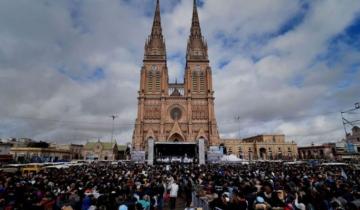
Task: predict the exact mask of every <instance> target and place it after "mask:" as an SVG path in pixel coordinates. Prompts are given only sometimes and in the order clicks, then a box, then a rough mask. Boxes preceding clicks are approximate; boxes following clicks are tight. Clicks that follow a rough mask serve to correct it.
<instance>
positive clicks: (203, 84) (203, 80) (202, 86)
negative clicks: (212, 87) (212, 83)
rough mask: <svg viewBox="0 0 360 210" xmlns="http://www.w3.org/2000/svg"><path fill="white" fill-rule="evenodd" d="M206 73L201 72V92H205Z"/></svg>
mask: <svg viewBox="0 0 360 210" xmlns="http://www.w3.org/2000/svg"><path fill="white" fill-rule="evenodd" d="M205 86H206V85H205V73H204V72H201V73H200V92H201V93H204V92H205V89H206V87H205Z"/></svg>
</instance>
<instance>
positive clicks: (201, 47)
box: [186, 0, 208, 61]
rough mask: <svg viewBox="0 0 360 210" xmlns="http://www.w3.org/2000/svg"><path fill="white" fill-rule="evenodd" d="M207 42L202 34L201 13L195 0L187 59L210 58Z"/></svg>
mask: <svg viewBox="0 0 360 210" xmlns="http://www.w3.org/2000/svg"><path fill="white" fill-rule="evenodd" d="M207 50H208V49H207V44H206V41H205V39H204V37H203V36H202V34H201V27H200V20H199V14H198V10H197V1H196V0H194V5H193V15H192V22H191V29H190V37H189V41H188V46H187V55H186V59H187V60H202V61H207V60H208V54H207Z"/></svg>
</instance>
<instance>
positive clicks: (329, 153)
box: [298, 143, 336, 160]
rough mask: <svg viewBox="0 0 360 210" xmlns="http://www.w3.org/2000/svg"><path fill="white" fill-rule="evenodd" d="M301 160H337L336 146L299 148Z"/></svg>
mask: <svg viewBox="0 0 360 210" xmlns="http://www.w3.org/2000/svg"><path fill="white" fill-rule="evenodd" d="M298 153H299V159H302V160H308V159H325V160H334V159H336V144H335V143H332V144H323V145H311V146H305V147H299V148H298Z"/></svg>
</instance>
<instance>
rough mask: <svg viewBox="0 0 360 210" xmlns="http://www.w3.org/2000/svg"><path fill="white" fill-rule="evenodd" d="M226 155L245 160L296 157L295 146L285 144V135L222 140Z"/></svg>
mask: <svg viewBox="0 0 360 210" xmlns="http://www.w3.org/2000/svg"><path fill="white" fill-rule="evenodd" d="M221 145H222V146H224V147H225V148H226V150H227V154H234V155H236V156H238V157H239V158H241V159H245V160H278V159H281V160H292V159H296V158H297V156H298V152H297V145H296V143H294V142H286V141H285V135H258V136H253V137H249V138H245V139H222V140H221Z"/></svg>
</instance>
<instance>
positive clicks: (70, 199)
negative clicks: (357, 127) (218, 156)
mask: <svg viewBox="0 0 360 210" xmlns="http://www.w3.org/2000/svg"><path fill="white" fill-rule="evenodd" d="M359 175H360V174H359V170H357V169H356V168H355V167H352V166H351V165H349V166H324V165H320V164H319V165H314V164H299V165H286V164H283V163H281V162H279V163H277V162H276V163H275V162H254V163H251V164H248V165H241V164H235V165H233V164H231V165H227V164H207V165H202V166H199V165H195V164H187V165H181V164H170V165H169V166H165V165H156V166H149V165H146V164H135V163H131V162H128V163H119V164H117V165H113V164H110V163H108V164H104V163H101V164H100V163H97V162H94V163H89V164H83V165H79V164H78V165H73V166H70V167H67V168H60V169H49V170H43V171H40V172H39V173H30V174H21V173H15V174H10V173H5V172H1V171H0V210H5V209H9V210H15V209H27V210H50V209H55V210H63V209H66V210H71V209H73V210H83V209H84V210H89V209H94V208H96V209H98V210H102V209H106V210H108V209H109V210H112V209H115V210H117V209H128V210H135V209H141V210H144V209H146V210H163V209H169V208H164V207H165V206H167V205H169V206H170V209H174V208H175V206H181V207H182V208H185V207H187V208H190V207H194V208H195V207H202V206H201V205H209V209H217V210H218V209H221V210H227V209H232V210H254V209H289V210H290V209H294V210H303V209H306V210H316V209H325V210H342V209H360V176H359ZM167 191H169V197H170V199H169V201H167V200H166V199H165V198H166V197H165V196H164V195H166V194H167V193H166V192H167ZM200 201H201V202H200ZM177 203H178V205H176V204H177Z"/></svg>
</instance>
